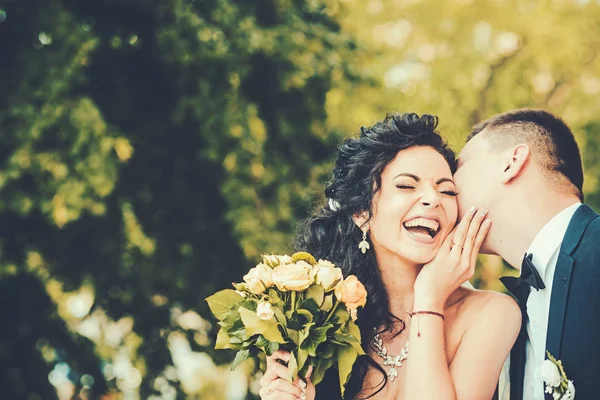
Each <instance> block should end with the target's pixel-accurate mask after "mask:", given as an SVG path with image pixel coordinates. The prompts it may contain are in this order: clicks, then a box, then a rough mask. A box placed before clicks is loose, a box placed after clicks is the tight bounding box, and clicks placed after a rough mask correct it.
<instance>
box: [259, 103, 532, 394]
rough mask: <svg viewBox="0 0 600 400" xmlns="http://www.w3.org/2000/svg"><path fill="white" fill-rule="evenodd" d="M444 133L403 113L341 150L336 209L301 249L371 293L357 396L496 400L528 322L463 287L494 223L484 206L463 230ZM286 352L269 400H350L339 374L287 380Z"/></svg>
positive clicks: (501, 302) (432, 122)
mask: <svg viewBox="0 0 600 400" xmlns="http://www.w3.org/2000/svg"><path fill="white" fill-rule="evenodd" d="M436 127H437V118H436V117H434V116H430V115H423V116H421V117H419V116H418V115H416V114H403V115H393V116H389V117H387V118H386V119H385V120H384V121H381V122H379V123H377V124H375V125H374V126H372V127H370V128H362V129H361V133H360V135H359V137H358V138H353V139H347V140H346V141H345V142H344V143H343V144H342V146H341V147H340V149H339V153H338V156H337V161H336V166H335V168H334V170H333V179H332V181H331V182H330V183H329V184H328V185H327V187H326V189H325V194H326V196H327V198H328V200H327V202H326V204H325V205H324V206H323V207H321V208H320V209H318V210H317V211H316V213H315V214H314V215H313V216H311V217H310V218H309V219H308V220H306V221H305V222H304V223H303V224H302V225H301V229H300V232H299V235H298V238H297V244H298V246H297V247H298V248H299V249H300V250H303V251H308V252H310V253H312V254H313V255H315V257H317V258H322V259H328V260H331V261H332V262H334V263H335V264H336V265H338V266H340V267H341V268H342V270H343V272H344V275H350V274H353V275H356V276H357V277H358V279H359V280H360V281H361V282H363V283H364V284H365V287H366V289H367V292H368V302H367V304H366V306H365V307H364V308H363V309H361V310H359V313H358V321H357V322H358V325H359V327H360V330H361V334H362V346H363V348H364V350H365V352H366V353H367V354H366V355H365V356H363V357H361V358H359V359H358V360H357V362H356V364H355V365H354V368H353V370H352V374H351V377H350V380H349V382H348V384H347V385H346V394H345V398H347V399H356V398H373V399H397V400H414V399H419V400H440V399H460V400H467V399H469V400H471V399H472V400H475V399H478V400H479V399H487V400H489V399H490V398H492V396H493V393H494V390H495V388H496V383H497V382H498V376H499V375H500V371H501V368H502V365H503V363H504V361H505V359H506V357H507V355H508V353H509V351H510V349H511V347H512V345H513V343H514V341H515V340H516V337H517V335H518V332H519V329H520V326H521V313H520V310H519V307H518V306H517V304H516V303H515V302H514V301H513V300H512V298H510V297H508V296H505V295H502V294H499V293H496V292H488V291H478V290H473V289H470V288H467V287H464V286H463V284H464V283H465V282H466V281H467V280H468V279H470V278H471V277H472V276H473V273H474V270H475V264H476V259H477V254H478V251H479V247H480V246H481V243H482V242H483V240H484V238H485V236H486V234H487V232H488V230H489V228H490V226H491V223H492V222H491V221H490V220H489V219H487V215H486V214H487V212H486V210H484V209H478V208H477V207H475V206H476V205H474V206H473V207H472V208H471V211H470V212H469V213H467V214H466V215H465V216H463V217H462V218H461V220H460V223H458V224H456V222H457V220H458V215H457V214H458V211H457V203H456V195H457V193H456V188H455V185H454V183H453V181H452V174H453V172H454V170H455V164H456V162H455V156H454V153H453V152H452V150H450V149H449V147H448V146H447V145H446V144H445V142H444V141H443V139H442V138H441V137H440V135H439V134H438V133H437V131H436ZM364 241H366V242H367V243H368V244H369V245H368V249H367V251H366V252H365V253H363V251H361V250H362V249H361V248H359V243H362V246H360V247H362V248H366V247H367V246H365V244H364ZM409 343H410V345H409ZM286 356H287V354H286V353H285V352H283V351H278V352H276V353H275V354H274V355H273V356H271V357H269V358H268V359H267V370H266V371H265V374H264V376H263V378H262V379H261V390H260V396H261V398H262V399H265V400H275V399H277V400H284V399H311V400H312V399H315V398H316V399H319V400H321V399H328V400H329V399H341V398H342V397H341V395H340V392H339V383H338V380H337V373H336V372H335V371H328V373H327V374H326V376H325V379H323V381H322V382H321V383H320V384H319V385H317V387H315V386H314V385H312V383H311V381H310V377H308V378H307V379H306V383H305V382H304V381H297V382H294V383H289V382H287V381H286V380H285V377H286V376H287V371H286V367H285V366H284V365H282V364H281V363H280V362H279V360H285V359H286ZM386 356H392V359H393V362H391V363H390V362H389V360H388V361H387V362H386V359H387V357H386Z"/></svg>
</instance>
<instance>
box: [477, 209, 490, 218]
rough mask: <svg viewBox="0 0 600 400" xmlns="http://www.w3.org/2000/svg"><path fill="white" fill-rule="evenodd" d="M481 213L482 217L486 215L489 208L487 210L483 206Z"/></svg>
mask: <svg viewBox="0 0 600 400" xmlns="http://www.w3.org/2000/svg"><path fill="white" fill-rule="evenodd" d="M479 212H480V213H481V216H482V217H485V216H486V215H487V213H488V210H486V209H485V208H482V209H481V211H479Z"/></svg>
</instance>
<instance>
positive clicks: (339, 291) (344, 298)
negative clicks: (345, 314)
mask: <svg viewBox="0 0 600 400" xmlns="http://www.w3.org/2000/svg"><path fill="white" fill-rule="evenodd" d="M335 297H337V299H338V300H339V301H341V302H342V303H344V304H346V307H348V308H349V309H350V310H352V309H356V308H358V307H364V306H365V304H366V303H367V291H366V289H365V287H364V286H363V284H362V283H360V281H359V280H358V278H357V277H356V276H354V275H348V277H347V278H346V279H344V280H343V281H342V282H340V283H339V284H338V286H337V287H336V288H335Z"/></svg>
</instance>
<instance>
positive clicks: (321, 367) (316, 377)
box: [310, 358, 335, 386]
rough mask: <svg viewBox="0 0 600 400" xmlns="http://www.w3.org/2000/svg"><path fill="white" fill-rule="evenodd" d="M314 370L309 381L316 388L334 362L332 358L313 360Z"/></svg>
mask: <svg viewBox="0 0 600 400" xmlns="http://www.w3.org/2000/svg"><path fill="white" fill-rule="evenodd" d="M314 362H315V364H314V370H313V373H312V375H311V378H310V380H311V381H312V383H313V384H314V385H315V386H316V385H318V384H319V382H321V381H322V380H323V377H324V376H325V372H326V371H327V370H328V369H329V368H331V366H332V365H333V363H334V362H335V359H334V358H317V359H315V360H314Z"/></svg>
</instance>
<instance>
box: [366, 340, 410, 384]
mask: <svg viewBox="0 0 600 400" xmlns="http://www.w3.org/2000/svg"><path fill="white" fill-rule="evenodd" d="M374 331H375V336H373V346H375V349H376V352H375V354H377V355H378V356H379V357H381V358H383V365H384V366H386V367H387V366H391V368H390V369H389V370H388V372H387V376H388V379H389V380H390V381H391V382H394V381H395V380H396V378H397V377H398V370H397V369H396V368H400V367H401V366H402V364H403V363H404V361H406V359H407V358H408V340H407V341H406V344H405V345H404V348H403V349H402V350H401V351H400V354H399V355H397V356H391V355H389V354H388V351H387V349H386V348H385V346H384V345H383V340H381V337H379V333H377V328H375V329H374Z"/></svg>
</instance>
